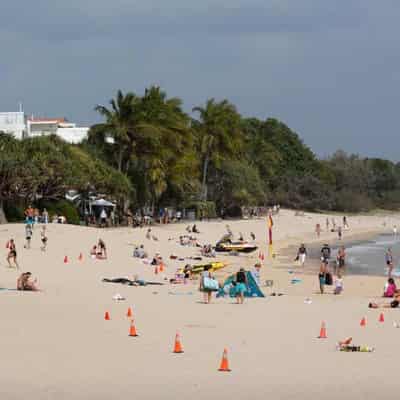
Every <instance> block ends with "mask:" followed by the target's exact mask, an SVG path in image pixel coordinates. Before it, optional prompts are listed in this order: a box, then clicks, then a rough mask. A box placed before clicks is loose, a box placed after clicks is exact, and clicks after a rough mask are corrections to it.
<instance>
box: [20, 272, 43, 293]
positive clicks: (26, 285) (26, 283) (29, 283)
mask: <svg viewBox="0 0 400 400" xmlns="http://www.w3.org/2000/svg"><path fill="white" fill-rule="evenodd" d="M31 277H32V274H31V273H30V272H23V273H22V274H21V275H20V276H19V278H18V280H17V290H30V291H33V292H37V291H39V288H38V287H37V279H34V280H31Z"/></svg>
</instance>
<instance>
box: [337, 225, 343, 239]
mask: <svg viewBox="0 0 400 400" xmlns="http://www.w3.org/2000/svg"><path fill="white" fill-rule="evenodd" d="M337 234H338V239H339V240H342V227H341V226H338V229H337Z"/></svg>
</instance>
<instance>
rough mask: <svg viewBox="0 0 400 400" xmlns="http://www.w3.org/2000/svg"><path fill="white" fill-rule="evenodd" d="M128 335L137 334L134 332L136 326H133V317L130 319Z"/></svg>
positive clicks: (133, 335)
mask: <svg viewBox="0 0 400 400" xmlns="http://www.w3.org/2000/svg"><path fill="white" fill-rule="evenodd" d="M129 336H132V337H136V336H139V335H138V334H137V332H136V327H135V323H134V322H133V319H132V320H131V326H130V327H129Z"/></svg>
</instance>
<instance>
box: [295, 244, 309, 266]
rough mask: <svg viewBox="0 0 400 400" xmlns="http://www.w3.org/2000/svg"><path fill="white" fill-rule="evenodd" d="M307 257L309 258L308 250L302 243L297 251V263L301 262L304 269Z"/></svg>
mask: <svg viewBox="0 0 400 400" xmlns="http://www.w3.org/2000/svg"><path fill="white" fill-rule="evenodd" d="M306 257H307V249H306V246H305V245H304V243H302V244H301V246H300V247H299V249H298V250H297V256H296V261H299V263H300V265H301V266H302V267H304V264H305V263H306Z"/></svg>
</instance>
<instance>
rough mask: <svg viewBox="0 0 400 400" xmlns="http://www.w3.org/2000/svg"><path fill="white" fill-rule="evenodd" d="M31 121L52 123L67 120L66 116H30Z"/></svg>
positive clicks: (60, 122)
mask: <svg viewBox="0 0 400 400" xmlns="http://www.w3.org/2000/svg"><path fill="white" fill-rule="evenodd" d="M28 121H29V122H42V123H43V122H46V123H49V124H50V123H51V124H62V123H65V122H67V121H66V119H65V118H36V117H31V118H28Z"/></svg>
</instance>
